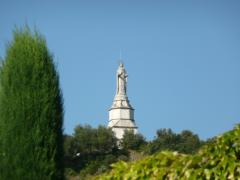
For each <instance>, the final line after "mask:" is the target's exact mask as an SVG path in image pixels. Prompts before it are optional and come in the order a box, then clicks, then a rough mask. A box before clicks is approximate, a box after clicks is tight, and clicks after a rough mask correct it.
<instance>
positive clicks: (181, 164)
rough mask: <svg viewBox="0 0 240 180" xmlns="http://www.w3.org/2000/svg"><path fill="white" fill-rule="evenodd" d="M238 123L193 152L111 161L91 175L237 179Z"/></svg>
mask: <svg viewBox="0 0 240 180" xmlns="http://www.w3.org/2000/svg"><path fill="white" fill-rule="evenodd" d="M239 159H240V125H237V126H236V127H235V128H234V129H233V130H231V131H229V132H226V133H224V134H223V135H221V136H219V137H218V138H217V139H216V141H215V142H213V143H212V144H208V145H206V146H204V147H202V148H201V149H200V150H199V152H198V153H196V154H195V155H184V154H180V153H177V152H170V151H162V152H160V153H158V154H155V155H153V156H149V157H146V158H144V159H142V160H139V161H136V162H130V163H126V162H119V163H116V164H113V165H112V166H113V169H112V171H110V172H109V173H106V174H103V175H102V176H97V177H94V178H93V179H102V180H105V179H119V180H121V179H240V161H239Z"/></svg>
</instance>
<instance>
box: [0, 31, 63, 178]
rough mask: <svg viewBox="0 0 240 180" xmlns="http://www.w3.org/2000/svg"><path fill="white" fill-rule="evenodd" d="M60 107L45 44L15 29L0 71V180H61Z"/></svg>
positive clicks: (55, 77) (53, 71)
mask: <svg viewBox="0 0 240 180" xmlns="http://www.w3.org/2000/svg"><path fill="white" fill-rule="evenodd" d="M62 123H63V102H62V95H61V90H60V87H59V77H58V73H57V71H56V69H55V65H54V62H53V56H52V55H51V54H50V53H49V50H48V48H47V46H46V42H45V39H44V38H43V37H42V36H41V35H40V34H39V33H38V32H34V33H32V32H31V31H30V30H29V28H28V27H25V28H23V29H16V30H15V31H14V33H13V40H12V42H10V43H9V44H8V46H7V50H6V55H5V58H4V61H3V62H2V64H1V68H0V179H3V180H5V179H12V180H14V179H24V180H27V179H31V180H32V179H36V180H38V179H41V180H42V179H44V180H45V179H63V135H62Z"/></svg>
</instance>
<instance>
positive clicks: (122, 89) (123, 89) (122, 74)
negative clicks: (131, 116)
mask: <svg viewBox="0 0 240 180" xmlns="http://www.w3.org/2000/svg"><path fill="white" fill-rule="evenodd" d="M127 77H128V75H127V73H126V71H125V68H124V66H123V64H122V63H121V64H120V66H119V68H118V71H117V94H126V93H127Z"/></svg>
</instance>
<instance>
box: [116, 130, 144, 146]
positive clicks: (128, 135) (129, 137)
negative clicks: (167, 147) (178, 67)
mask: <svg viewBox="0 0 240 180" xmlns="http://www.w3.org/2000/svg"><path fill="white" fill-rule="evenodd" d="M120 144H121V147H122V148H124V149H131V150H138V149H139V148H140V146H142V145H144V144H146V140H145V138H144V137H143V135H141V134H139V133H137V134H135V133H134V132H133V131H132V130H126V131H125V132H124V135H123V139H122V140H121V142H120Z"/></svg>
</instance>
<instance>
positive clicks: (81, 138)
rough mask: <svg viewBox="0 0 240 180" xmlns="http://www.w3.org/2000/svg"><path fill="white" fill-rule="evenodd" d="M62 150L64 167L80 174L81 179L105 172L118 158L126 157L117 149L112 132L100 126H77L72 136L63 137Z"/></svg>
mask: <svg viewBox="0 0 240 180" xmlns="http://www.w3.org/2000/svg"><path fill="white" fill-rule="evenodd" d="M64 149H65V166H66V167H67V168H71V169H73V170H74V171H75V172H80V177H81V178H86V177H87V176H89V175H92V174H96V173H102V172H105V171H107V170H109V169H110V165H111V164H112V163H114V162H116V161H118V159H119V158H122V159H124V158H125V159H126V157H127V156H126V155H127V153H126V151H124V150H119V149H118V148H117V139H116V138H115V136H114V133H113V132H112V130H111V129H109V128H106V127H104V126H101V125H100V126H98V127H97V128H92V127H91V126H90V125H85V126H82V125H78V126H77V127H76V128H75V130H74V134H73V136H67V135H66V136H65V140H64ZM66 173H69V171H67V172H66ZM67 175H71V174H70V173H69V174H67Z"/></svg>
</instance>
